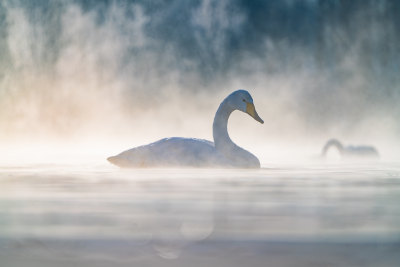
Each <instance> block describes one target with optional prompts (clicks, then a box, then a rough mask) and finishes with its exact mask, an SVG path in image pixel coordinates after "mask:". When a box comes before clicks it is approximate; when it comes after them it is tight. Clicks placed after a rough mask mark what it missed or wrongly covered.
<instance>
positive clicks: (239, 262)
mask: <svg viewBox="0 0 400 267" xmlns="http://www.w3.org/2000/svg"><path fill="white" fill-rule="evenodd" d="M0 226H1V227H0V265H1V266H28V265H29V266H111V265H114V266H161V265H162V266H204V265H210V266H400V265H398V264H400V164H397V163H382V162H381V163H368V164H354V163H353V164H304V165H285V164H275V165H274V166H269V167H268V168H263V169H260V170H218V169H217V170H194V169H168V170H165V169H151V170H146V169H143V170H121V169H118V168H114V167H113V166H110V165H108V164H106V163H105V164H104V165H96V164H89V165H84V166H82V165H73V164H72V165H68V164H54V165H51V164H44V165H29V164H26V165H24V166H16V165H12V164H9V165H6V166H5V165H3V166H1V168H0Z"/></svg>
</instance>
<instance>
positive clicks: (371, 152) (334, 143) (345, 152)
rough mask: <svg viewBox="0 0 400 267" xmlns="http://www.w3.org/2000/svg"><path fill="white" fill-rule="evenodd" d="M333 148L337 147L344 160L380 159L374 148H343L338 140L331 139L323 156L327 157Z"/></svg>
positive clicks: (323, 150) (324, 149) (324, 148)
mask: <svg viewBox="0 0 400 267" xmlns="http://www.w3.org/2000/svg"><path fill="white" fill-rule="evenodd" d="M331 147H336V149H337V150H338V151H339V153H340V156H341V157H342V158H378V157H379V153H378V151H377V150H376V149H375V148H374V147H373V146H365V145H361V146H343V145H342V143H340V142H339V141H338V140H336V139H330V140H328V142H327V143H326V144H325V146H324V147H323V149H322V156H323V157H325V156H326V154H327V152H328V150H329V149H330V148H331Z"/></svg>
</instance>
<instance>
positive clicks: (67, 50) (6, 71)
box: [0, 0, 400, 162]
mask: <svg viewBox="0 0 400 267" xmlns="http://www.w3.org/2000/svg"><path fill="white" fill-rule="evenodd" d="M399 12H400V3H398V2H397V1H389V0H388V1H372V0H368V1H361V0H358V1H319V0H304V1H300V0H286V1H278V0H276V1H239V0H236V1H211V0H203V1H184V0H175V1H157V0H151V1H78V0H76V1H63V0H58V1H50V0H47V1H46V0H42V1H23V0H21V1H17V0H15V1H7V0H6V1H2V2H1V3H0V96H1V98H0V129H1V131H0V144H2V146H3V148H10V149H11V150H14V152H15V151H16V150H15V147H16V146H19V148H18V151H19V152H20V153H21V154H24V151H25V149H26V150H29V149H30V148H31V150H33V151H35V149H32V147H36V146H45V147H46V148H47V149H48V150H49V151H52V149H55V147H56V146H57V147H58V146H60V145H62V147H63V149H67V150H68V151H73V150H76V149H78V150H77V151H79V153H87V152H88V151H87V150H90V149H93V151H96V152H99V153H100V154H102V155H103V153H104V151H107V153H108V152H109V153H116V152H120V151H121V150H123V149H128V148H130V147H133V146H136V145H140V144H145V143H149V142H152V141H155V140H157V139H160V138H163V137H169V136H183V137H196V138H204V139H208V140H212V121H213V117H214V114H215V111H216V109H217V107H218V105H219V104H220V102H221V101H222V100H223V99H224V97H226V96H227V95H228V94H229V93H230V92H232V91H234V90H236V89H239V88H243V89H246V90H248V91H249V92H250V93H251V94H252V96H253V98H254V103H255V106H256V109H257V112H258V114H259V115H260V116H261V117H262V118H263V119H264V121H265V122H266V123H265V124H264V125H260V124H258V123H257V122H255V121H254V120H253V119H252V118H251V117H249V116H248V115H246V114H243V113H239V112H238V111H237V112H235V113H234V114H233V115H232V116H231V119H230V124H229V131H230V135H231V137H232V139H233V140H234V141H235V142H236V143H237V144H238V145H240V146H243V147H244V148H246V149H248V150H249V151H252V152H254V153H255V154H256V155H257V156H258V157H259V158H260V159H262V162H267V161H268V160H271V159H272V158H274V157H275V156H277V155H279V156H280V157H287V155H292V156H293V157H294V158H301V157H306V156H310V155H312V154H318V153H319V152H320V151H321V149H322V147H323V145H324V144H325V142H326V141H327V140H328V139H330V138H337V139H339V140H341V141H343V143H345V144H370V145H374V146H375V147H376V148H377V149H378V150H379V151H380V155H381V156H382V157H383V158H385V157H386V158H390V159H393V158H396V156H397V155H396V151H399V147H400V145H399V144H400V142H399V136H400V121H399V119H398V118H399V115H400V105H399V104H398V103H399V100H400V88H399V82H400V78H399V77H400V76H399V75H398V72H399V67H400V53H399V52H400V51H399V50H400V42H399V40H400V35H399V32H398V31H397V29H396V25H397V24H398V23H399V18H398V14H399ZM21 145H22V148H21ZM82 150H85V151H84V152H83V151H82ZM15 153H16V152H15ZM57 153H59V154H63V152H62V150H61V151H60V150H58V151H57Z"/></svg>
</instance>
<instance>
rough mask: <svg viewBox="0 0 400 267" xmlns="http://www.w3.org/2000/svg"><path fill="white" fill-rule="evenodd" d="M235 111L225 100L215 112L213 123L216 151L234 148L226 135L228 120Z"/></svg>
mask: <svg viewBox="0 0 400 267" xmlns="http://www.w3.org/2000/svg"><path fill="white" fill-rule="evenodd" d="M234 110H235V109H234V108H232V107H230V105H229V104H228V103H227V100H226V99H225V100H224V101H222V103H221V105H219V108H218V110H217V113H216V114H215V117H214V123H213V137H214V144H215V147H216V149H217V150H224V149H228V148H234V147H236V145H235V143H233V142H232V140H231V138H230V137H229V134H228V119H229V116H230V115H231V113H232V112H233V111H234Z"/></svg>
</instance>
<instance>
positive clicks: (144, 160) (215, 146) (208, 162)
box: [107, 89, 264, 168]
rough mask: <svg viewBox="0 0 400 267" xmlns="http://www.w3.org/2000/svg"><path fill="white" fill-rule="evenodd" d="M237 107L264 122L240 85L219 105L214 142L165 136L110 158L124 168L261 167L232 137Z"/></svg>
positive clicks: (214, 123)
mask: <svg viewBox="0 0 400 267" xmlns="http://www.w3.org/2000/svg"><path fill="white" fill-rule="evenodd" d="M235 110H240V111H242V112H245V113H247V114H249V115H250V116H251V117H253V118H254V119H255V120H256V121H258V122H260V123H264V121H263V120H262V119H261V118H260V116H258V114H257V112H256V109H255V106H254V103H253V98H252V97H251V95H250V93H249V92H247V91H246V90H243V89H241V90H237V91H234V92H233V93H231V94H230V95H228V96H227V97H226V98H225V99H224V100H223V101H222V103H221V104H220V105H219V108H218V110H217V112H216V114H215V117H214V122H213V138H214V142H211V141H208V140H203V139H196V138H183V137H171V138H164V139H161V140H159V141H156V142H154V143H151V144H148V145H143V146H139V147H135V148H132V149H129V150H126V151H124V152H121V153H120V154H118V155H116V156H112V157H109V158H108V159H107V160H108V161H109V162H111V163H112V164H114V165H117V166H119V167H125V168H147V167H195V168H207V167H222V168H260V161H259V160H258V158H257V157H256V156H254V155H253V154H252V153H250V152H249V151H247V150H245V149H243V148H241V147H239V146H237V145H236V144H235V143H234V142H233V141H232V140H231V139H230V137H229V134H228V130H227V125H228V119H229V116H230V114H231V113H232V112H233V111H235Z"/></svg>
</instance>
